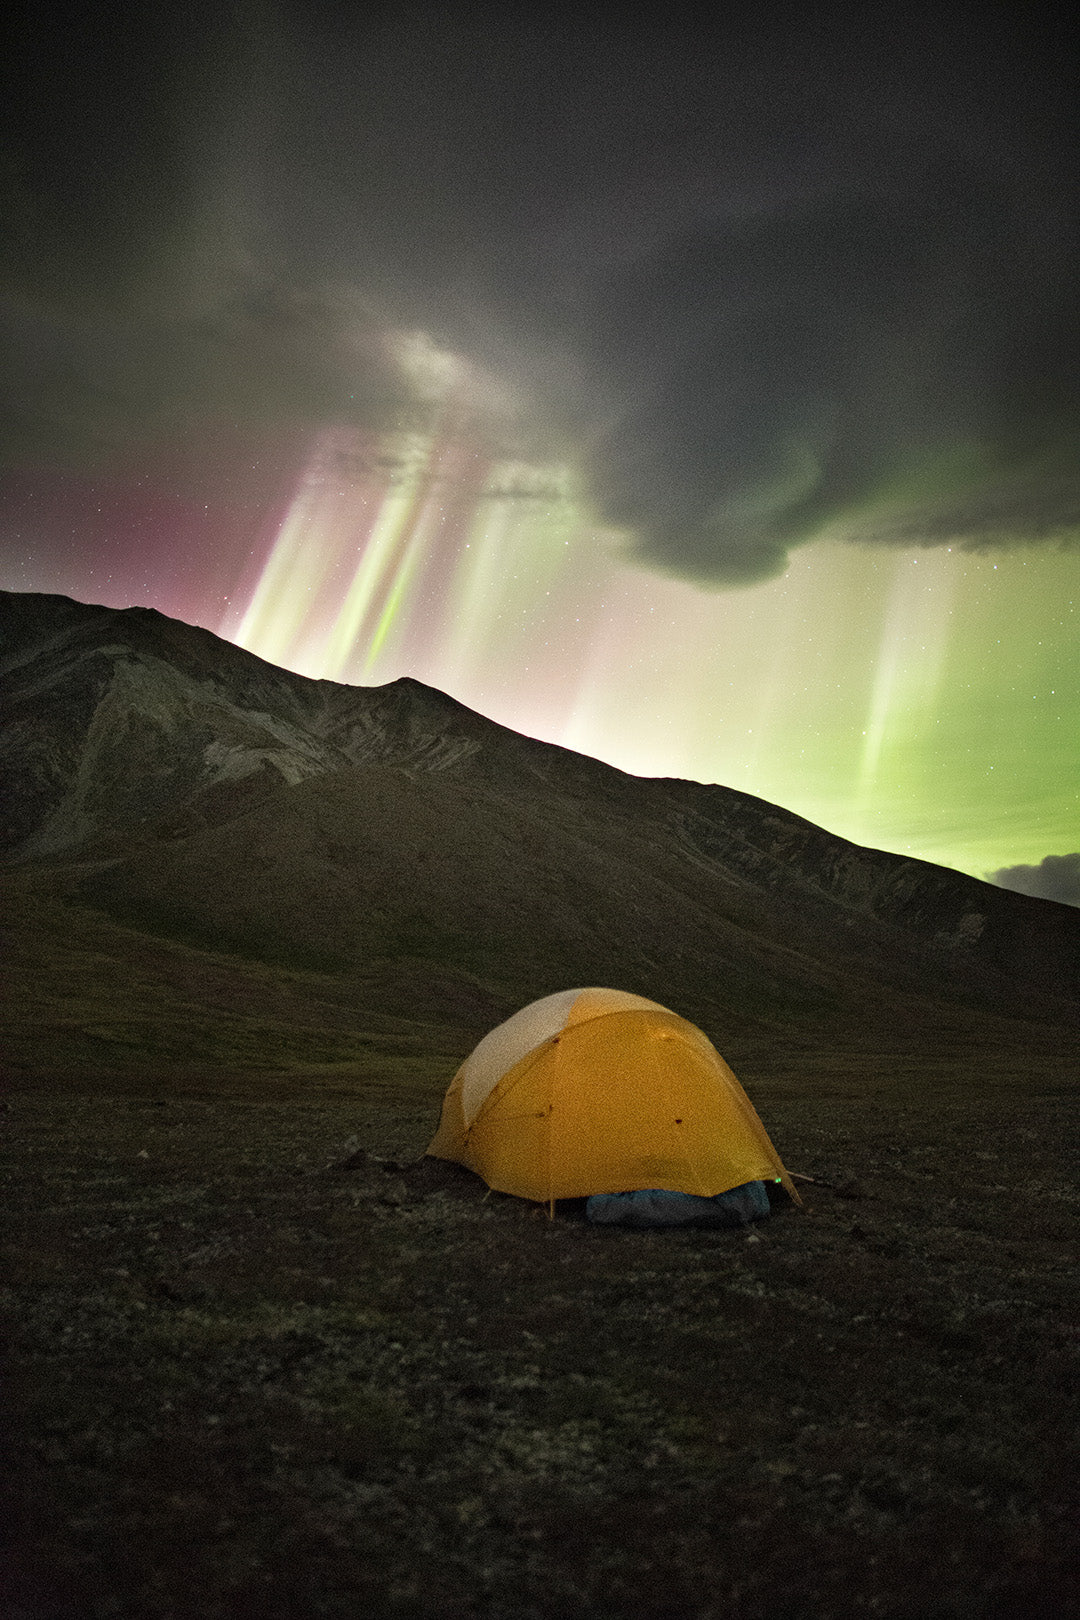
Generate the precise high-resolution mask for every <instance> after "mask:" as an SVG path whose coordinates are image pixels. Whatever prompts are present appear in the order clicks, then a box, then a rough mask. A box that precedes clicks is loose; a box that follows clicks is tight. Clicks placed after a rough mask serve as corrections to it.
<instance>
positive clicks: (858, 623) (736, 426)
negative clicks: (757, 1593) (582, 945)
mask: <svg viewBox="0 0 1080 1620" xmlns="http://www.w3.org/2000/svg"><path fill="white" fill-rule="evenodd" d="M29 15H30V14H29V12H28V13H27V18H28V19H29ZM538 15H539V14H538ZM35 16H36V13H35ZM860 27H861V32H856V31H854V30H853V29H852V28H851V27H849V26H847V25H846V23H845V24H844V25H843V26H842V25H841V23H840V21H839V18H837V19H836V20H835V21H833V22H832V23H830V22H829V21H828V20H827V19H819V20H818V21H817V22H815V23H813V24H811V22H810V21H809V20H808V21H807V22H806V23H805V24H804V25H803V27H802V28H801V30H800V31H797V32H795V33H793V32H792V31H791V30H790V28H788V27H787V26H782V25H781V23H780V20H779V17H777V18H776V19H774V20H773V21H771V22H770V21H768V20H767V19H766V20H765V21H762V20H761V19H760V18H759V17H757V16H755V18H754V19H753V20H750V18H749V15H747V16H746V17H741V14H738V13H737V12H736V13H733V14H732V17H731V19H729V20H727V21H726V22H718V23H717V24H716V25H715V26H714V28H713V30H712V31H711V32H708V33H707V34H706V35H705V36H701V35H700V33H699V31H698V30H696V29H693V28H691V27H690V26H689V25H687V26H686V28H685V29H684V28H682V27H680V25H679V24H678V22H677V20H675V21H673V22H672V23H671V26H670V27H669V28H666V29H661V28H659V27H656V28H652V29H645V28H644V27H639V26H637V25H634V26H631V25H630V24H628V23H625V22H623V23H620V22H618V21H617V20H616V19H615V18H614V16H612V17H611V18H610V19H608V18H606V17H604V16H603V15H602V14H598V16H597V18H595V19H594V21H593V24H592V25H591V27H590V28H585V27H584V26H583V25H581V26H578V25H574V24H573V23H571V22H568V21H566V20H565V19H563V20H561V21H556V20H555V18H554V16H553V17H552V19H551V21H550V23H547V24H545V25H544V26H543V27H541V26H540V24H539V22H537V21H535V20H534V21H532V22H528V23H522V24H520V25H517V24H515V25H514V26H513V27H509V26H507V25H503V26H500V27H499V28H496V27H495V26H494V24H493V22H492V19H491V18H487V19H486V20H485V18H484V16H483V15H482V14H480V13H479V12H477V13H475V14H474V15H472V16H470V17H469V18H468V20H465V14H464V13H462V19H461V20H456V19H454V18H453V17H451V16H450V15H449V14H448V13H446V12H434V11H427V10H425V9H424V8H407V7H405V8H403V7H395V8H388V9H386V10H385V11H383V12H376V13H374V14H373V20H369V21H366V22H363V23H361V22H360V21H359V20H358V14H356V15H354V13H353V12H352V11H349V10H347V9H345V8H335V7H333V6H331V5H328V4H324V5H316V4H311V5H301V4H295V5H285V4H282V5H276V6H275V5H271V4H240V5H237V6H235V7H234V8H232V10H231V11H230V10H229V8H224V9H223V10H222V12H221V13H220V15H219V14H217V13H215V15H214V17H213V18H211V17H210V15H209V13H208V14H207V16H206V17H205V18H203V19H201V20H200V18H199V16H198V14H197V13H193V14H192V15H191V16H190V17H189V18H187V19H186V20H175V19H173V20H165V21H162V20H160V19H159V20H157V21H155V22H153V23H150V22H148V21H145V20H143V19H142V17H141V13H140V14H139V17H138V20H134V13H133V14H132V24H131V27H130V28H129V29H128V30H127V33H126V35H125V36H124V38H125V40H126V43H124V44H123V45H120V44H118V43H116V40H117V39H118V38H120V36H118V35H115V34H110V35H109V37H108V38H102V37H99V36H98V35H97V34H96V33H95V32H94V30H93V29H92V27H90V25H89V24H88V25H86V26H85V27H84V28H83V29H82V32H81V33H79V32H75V33H72V29H71V27H69V28H68V31H67V33H66V34H65V35H64V37H63V40H62V41H61V43H60V44H59V45H58V44H57V42H56V41H55V40H53V41H51V42H50V41H49V40H48V39H47V38H46V34H47V31H48V19H47V18H46V19H45V22H44V24H43V23H42V21H41V19H40V18H38V19H37V20H36V21H33V22H31V21H30V20H27V21H25V23H24V25H23V44H22V54H21V56H18V55H17V65H18V69H19V72H20V75H21V76H20V79H19V85H18V93H17V94H16V95H15V96H14V109H15V110H14V113H13V114H12V117H11V123H10V127H9V129H8V131H7V133H6V136H5V145H4V152H5V169H4V188H5V193H6V196H7V200H8V203H9V213H10V214H11V216H12V217H13V219H14V220H15V224H16V229H15V230H14V231H13V232H12V233H11V236H10V238H9V243H8V246H7V248H6V250H5V257H4V261H3V283H2V288H0V295H2V302H0V312H2V316H3V329H4V333H5V341H6V346H7V352H8V354H9V357H10V364H9V365H8V366H7V367H6V368H5V369H6V375H7V384H6V388H5V393H4V399H3V407H4V428H5V436H4V445H5V449H4V468H5V472H4V478H3V483H2V485H0V524H2V527H0V586H2V587H4V588H8V589H16V590H45V591H51V590H56V591H63V592H66V593H68V594H70V595H73V596H76V597H79V598H80V599H82V600H93V601H102V602H106V603H109V604H111V605H115V606H127V605H131V604H134V603H139V604H144V605H149V606H154V607H157V608H159V609H160V610H161V611H163V612H165V613H169V614H172V615H175V616H177V617H180V618H184V619H187V620H189V621H191V622H196V623H200V624H203V625H205V626H206V627H207V628H209V629H211V630H213V631H215V632H217V633H219V634H222V635H225V636H228V637H229V638H231V639H233V640H235V641H237V642H239V643H240V644H241V645H243V646H245V647H247V648H249V649H250V650H251V651H253V652H256V653H258V654H259V655H260V656H262V657H264V658H267V659H269V660H271V661H273V662H276V663H280V664H283V665H286V666H288V667H290V668H294V669H297V670H299V671H301V672H302V673H304V674H307V675H312V676H316V677H322V678H327V679H332V680H338V681H354V682H362V683H380V682H383V681H387V680H391V679H394V678H395V677H397V676H399V675H402V674H409V675H413V676H415V677H417V678H419V679H421V680H423V681H426V682H428V683H429V684H431V685H434V686H437V687H439V688H441V689H442V690H444V691H447V692H449V693H451V694H452V695H453V696H455V697H457V698H459V699H460V700H461V701H462V702H464V703H466V704H469V705H470V706H471V707H474V708H476V709H478V710H480V711H481V712H483V713H485V714H487V715H489V716H491V717H492V718H494V719H497V720H499V721H501V722H503V723H504V724H507V725H510V726H513V727H514V728H515V729H518V730H521V731H524V732H528V733H530V734H532V735H536V736H541V737H544V738H547V739H549V740H551V741H556V742H560V743H563V744H565V745H566V746H569V747H572V748H576V749H579V750H581V751H583V752H586V753H590V754H593V755H596V756H597V757H599V758H603V759H606V760H609V761H610V762H612V763H614V764H616V765H619V766H620V767H622V768H623V769H626V770H630V771H633V772H639V773H641V774H647V775H654V774H662V775H675V776H687V777H693V778H696V779H699V780H703V781H718V782H723V783H726V784H729V785H730V786H733V787H736V788H740V789H744V790H746V791H749V792H752V793H755V794H757V795H759V796H761V797H763V798H766V799H769V800H771V801H773V802H775V803H778V804H781V805H784V806H786V807H787V808H789V809H792V810H795V811H797V812H798V813H800V814H802V815H804V816H806V817H808V818H809V819H810V820H813V821H815V822H817V823H819V824H820V825H822V826H825V827H827V828H829V829H830V830H831V831H834V832H837V833H840V834H842V835H843V836H845V837H849V838H851V839H853V840H855V841H856V842H859V843H864V844H870V845H874V846H876V847H880V848H887V849H894V850H899V851H902V852H908V853H913V854H917V855H919V856H922V857H924V858H926V859H929V860H934V861H939V862H942V863H944V864H947V865H952V866H956V867H958V868H960V869H962V870H966V871H969V872H972V873H974V874H975V875H978V876H983V875H988V874H991V873H994V872H997V871H999V870H1001V869H1005V868H1008V869H1012V868H1017V867H1024V868H1037V867H1040V863H1043V862H1044V861H1045V859H1046V857H1051V858H1052V863H1051V865H1049V866H1047V867H1045V868H1043V870H1044V871H1045V872H1046V873H1047V874H1050V875H1049V876H1048V877H1047V882H1051V878H1052V883H1051V888H1050V889H1048V890H1046V891H1045V892H1054V893H1058V894H1059V895H1060V897H1061V898H1063V899H1069V898H1076V896H1075V895H1074V894H1073V893H1072V891H1071V889H1070V885H1073V884H1075V883H1076V882H1077V880H1078V874H1077V871H1075V870H1074V867H1077V868H1080V856H1078V855H1077V853H1076V852H1077V851H1078V850H1080V792H1078V776H1077V756H1078V752H1080V749H1078V744H1080V636H1078V624H1080V615H1078V613H1077V608H1076V600H1077V584H1078V566H1080V550H1078V546H1077V542H1078V539H1080V309H1078V300H1077V298H1076V293H1075V289H1076V286H1077V285H1080V206H1078V198H1077V189H1078V188H1077V174H1078V173H1080V165H1078V164H1077V162H1076V159H1077V157H1078V155H1080V154H1078V153H1077V135H1076V130H1075V127H1074V125H1075V118H1074V116H1073V113H1074V106H1075V101H1074V95H1075V90H1076V88H1077V86H1076V85H1075V82H1074V78H1075V67H1074V60H1075V58H1074V55H1073V53H1071V51H1070V50H1068V49H1067V47H1068V46H1069V44H1070V43H1071V42H1070V41H1069V40H1067V39H1066V38H1065V37H1064V35H1063V34H1062V33H1061V32H1060V30H1061V29H1062V28H1063V27H1064V25H1062V24H1051V23H1050V22H1049V21H1048V20H1045V19H1043V20H1041V21H1040V20H1039V19H1037V18H1034V19H1032V18H1029V19H1028V21H1027V23H1026V24H1025V28H1026V31H1024V30H1023V29H1021V28H1020V25H1019V24H1016V25H1015V26H1014V25H1012V24H1010V23H1009V22H1008V21H1007V20H1004V14H1002V15H1001V16H1000V17H998V16H997V15H996V14H995V16H994V18H990V17H988V18H987V19H985V20H984V21H983V22H981V23H980V25H979V30H978V31H977V32H973V31H972V29H971V28H970V27H969V26H967V24H966V22H965V21H964V18H963V17H962V16H961V14H960V13H959V12H957V13H955V14H952V13H950V12H948V11H945V12H941V11H937V12H935V13H933V14H931V13H929V12H928V13H927V14H925V15H921V14H916V15H915V16H914V18H912V16H911V14H910V13H907V12H905V13H904V14H903V15H901V13H900V12H899V10H897V11H895V12H893V11H891V10H889V9H887V8H884V9H882V10H881V11H880V12H875V11H871V12H868V13H867V17H866V20H865V22H864V23H863V24H861V25H860ZM1055 30H1057V32H1056V31H1055ZM88 61H90V62H92V64H93V65H94V67H95V70H96V76H95V77H93V81H92V82H93V84H94V85H96V89H93V88H86V86H85V85H84V82H83V81H84V79H85V78H86V67H87V62H88ZM87 83H90V81H87ZM1036 88H1037V91H1038V94H1037V95H1036V94H1035V93H1034V92H1035V90H1036ZM61 103H63V104H64V105H65V107H66V108H67V115H66V122H65V121H58V115H57V112H56V108H57V107H58V105H60V104H61ZM120 108H123V117H122V118H118V109H120ZM72 130H74V131H77V132H78V134H79V136H80V137H81V138H80V139H78V140H74V141H72V140H70V139H69V135H70V133H71V131H72ZM90 150H93V151H94V152H95V153H96V160H95V162H94V163H93V164H90V163H89V161H88V159H87V158H86V156H85V154H86V152H87V151H90ZM1068 857H1073V858H1074V859H1073V860H1072V861H1070V860H1069V859H1068ZM1009 881H1017V882H1023V881H1024V878H1023V874H1021V876H1020V878H1019V879H1017V877H1016V874H1015V873H1014V874H1013V875H1012V876H1011V877H1010V879H1009ZM1055 885H1056V887H1055Z"/></svg>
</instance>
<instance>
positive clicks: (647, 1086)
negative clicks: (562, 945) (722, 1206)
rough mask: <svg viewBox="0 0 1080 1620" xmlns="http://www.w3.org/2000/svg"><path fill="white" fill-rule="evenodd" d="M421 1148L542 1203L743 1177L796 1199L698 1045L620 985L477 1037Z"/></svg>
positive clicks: (688, 1031)
mask: <svg viewBox="0 0 1080 1620" xmlns="http://www.w3.org/2000/svg"><path fill="white" fill-rule="evenodd" d="M427 1151H428V1153H429V1154H430V1155H431V1156H432V1157H433V1158H436V1159H453V1160H456V1162H457V1163H459V1164H464V1165H467V1166H468V1168H469V1169H470V1170H474V1171H475V1172H476V1173H477V1175H479V1176H482V1177H483V1179H484V1180H485V1181H486V1182H487V1183H488V1186H489V1187H493V1188H495V1189H496V1190H497V1191H498V1192H506V1193H515V1194H516V1195H517V1196H518V1197H519V1198H531V1199H535V1200H536V1201H537V1202H538V1203H545V1204H553V1203H554V1202H555V1200H556V1199H558V1198H586V1197H589V1196H590V1195H592V1194H594V1193H620V1192H632V1191H636V1190H638V1189H641V1188H657V1189H663V1190H665V1191H669V1192H684V1193H692V1194H697V1195H699V1196H702V1197H706V1198H711V1197H714V1196H715V1195H716V1194H718V1193H723V1192H728V1191H729V1190H730V1189H731V1188H733V1187H740V1186H742V1185H743V1184H744V1183H745V1182H748V1181H757V1180H761V1181H779V1182H781V1183H782V1184H783V1186H784V1187H785V1188H786V1190H787V1191H788V1192H789V1193H790V1195H791V1197H792V1198H793V1199H794V1200H795V1202H796V1203H801V1199H800V1198H799V1195H798V1193H797V1192H796V1191H795V1188H794V1186H793V1185H792V1182H791V1178H790V1177H789V1175H788V1173H787V1171H786V1170H785V1169H784V1167H783V1165H782V1164H781V1162H780V1158H779V1155H778V1154H777V1152H776V1149H775V1148H774V1147H773V1145H772V1143H771V1142H770V1141H769V1138H768V1135H767V1133H766V1131H765V1127H764V1126H763V1125H762V1123H761V1121H760V1119H759V1118H758V1116H757V1114H756V1112H755V1111H754V1107H753V1105H752V1103H751V1102H750V1099H749V1098H748V1097H747V1095H746V1093H745V1091H744V1090H743V1088H742V1086H741V1085H740V1084H739V1082H738V1081H737V1080H736V1078H735V1076H734V1075H733V1074H732V1072H731V1070H730V1069H729V1068H728V1066H727V1064H726V1063H725V1062H724V1060H723V1058H722V1057H721V1056H720V1054H719V1052H717V1050H716V1048H715V1047H714V1046H713V1045H712V1043H711V1042H710V1041H709V1040H708V1039H707V1038H706V1036H705V1035H703V1034H702V1032H701V1030H700V1029H697V1028H696V1027H695V1026H694V1025H693V1024H690V1023H687V1021H686V1019H684V1018H680V1017H678V1015H677V1014H675V1013H673V1012H669V1011H668V1010H667V1008H666V1007H661V1006H660V1005H659V1004H658V1003H657V1002H655V1001H647V1000H646V999H645V997H644V996H634V995H629V994H627V993H626V992H625V991H622V990H598V989H592V990H562V991H560V992H558V993H557V994H556V995H553V996H544V997H543V999H542V1000H540V1001H534V1002H532V1003H531V1004H530V1005H529V1006H527V1007H523V1008H522V1009H521V1011H520V1012H517V1013H515V1014H514V1016H513V1017H512V1018H508V1019H507V1020H506V1022H505V1023H504V1024H499V1025H498V1027H497V1028H496V1029H493V1030H492V1031H491V1032H490V1033H489V1034H488V1035H485V1037H484V1039H483V1040H482V1041H481V1042H480V1044H479V1045H478V1046H477V1047H475V1048H474V1050H473V1051H472V1052H471V1053H470V1055H469V1056H468V1057H467V1058H466V1059H465V1062H464V1063H463V1064H462V1065H461V1068H460V1069H459V1070H458V1072H457V1074H456V1075H455V1076H454V1078H453V1080H452V1081H451V1083H450V1087H449V1090H448V1091H447V1093H446V1098H445V1100H444V1102H443V1110H442V1119H441V1121H440V1124H439V1129H438V1131H437V1132H436V1134H435V1138H434V1140H433V1141H432V1143H431V1146H430V1147H429V1148H428V1150H427Z"/></svg>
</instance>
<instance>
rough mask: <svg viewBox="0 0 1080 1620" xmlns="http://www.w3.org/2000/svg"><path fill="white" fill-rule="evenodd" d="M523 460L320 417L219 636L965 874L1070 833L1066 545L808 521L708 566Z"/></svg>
mask: <svg viewBox="0 0 1080 1620" xmlns="http://www.w3.org/2000/svg"><path fill="white" fill-rule="evenodd" d="M343 466H344V469H345V472H347V473H348V476H347V477H345V476H342V475H341V471H342V467H343ZM526 470H527V471H528V472H529V478H531V480H532V482H531V484H530V482H529V479H527V478H525V477H524V476H523V474H522V469H521V468H520V467H518V468H517V469H515V468H514V467H513V465H512V464H511V463H509V462H501V463H500V462H491V461H486V460H484V458H483V457H482V456H481V455H480V454H479V453H478V452H477V451H476V449H475V447H471V446H470V444H469V442H468V440H467V438H466V437H464V436H462V435H458V436H456V437H455V436H454V435H451V434H450V433H444V435H443V436H442V438H435V437H433V436H431V437H427V436H424V437H421V436H413V437H412V438H411V439H410V440H409V441H408V442H407V443H406V442H405V441H404V440H403V439H402V438H401V437H400V436H399V438H398V439H396V440H393V441H390V440H386V439H384V440H381V441H378V442H376V441H374V440H372V441H371V442H365V443H363V444H360V443H359V442H358V441H356V440H355V436H354V439H353V440H352V441H346V440H345V439H343V438H342V437H341V436H340V435H339V436H338V437H337V438H336V439H334V440H333V441H332V442H330V443H329V445H328V443H327V442H323V443H322V445H321V448H320V447H318V446H317V447H316V449H315V450H314V451H313V456H312V463H311V466H310V468H309V470H308V474H307V475H306V476H305V480H304V482H303V484H302V487H301V488H300V490H299V491H298V492H297V496H296V498H295V500H294V502H293V505H292V507H291V509H290V510H289V512H288V515H287V517H286V519H285V521H284V522H283V524H282V526H281V530H280V533H279V535H278V539H277V543H276V545H275V546H274V548H273V551H272V554H271V556H270V558H269V561H268V563H267V565H266V568H265V570H264V572H263V576H262V578H261V579H260V581H259V584H258V587H257V588H256V591H255V593H254V595H253V597H252V601H251V604H250V606H249V609H248V613H247V615H246V617H245V621H244V625H243V628H242V631H241V633H240V635H238V636H237V638H236V639H238V640H240V641H241V642H242V644H243V645H247V646H249V647H251V649H252V650H253V651H255V652H258V653H259V654H260V655H261V656H263V657H268V658H271V659H272V660H273V661H275V662H280V663H284V664H287V665H289V666H290V667H293V668H300V669H301V672H302V673H305V674H310V675H315V676H328V677H330V678H333V679H336V680H344V681H355V682H359V683H362V684H374V683H379V682H382V681H386V680H391V679H394V678H395V677H397V676H399V675H406V674H407V675H413V676H415V677H416V678H418V679H420V680H423V681H426V682H428V683H429V684H430V685H432V686H435V687H438V688H440V689H441V690H443V691H446V692H448V693H450V694H451V695H452V696H453V697H455V698H457V699H458V700H459V701H461V702H463V703H466V704H468V705H469V706H470V707H472V708H475V709H478V710H479V711H480V712H481V713H484V714H486V715H489V716H490V717H491V718H492V719H494V720H497V721H499V722H501V723H502V724H504V725H508V726H510V727H512V728H513V729H515V730H517V731H521V732H524V733H526V734H528V735H532V736H536V737H541V738H543V739H545V740H547V741H551V742H556V743H560V744H562V745H563V746H566V747H571V748H575V749H577V750H579V751H581V752H583V753H586V754H590V755H593V756H594V757H596V758H599V759H604V760H607V761H609V762H610V763H612V764H614V765H617V766H619V767H620V768H622V769H624V770H629V771H632V772H635V773H637V774H640V775H645V776H651V775H667V776H680V777H688V778H693V779H697V780H699V781H706V782H710V781H711V782H720V783H726V784H728V785H730V786H732V787H736V788H739V789H742V790H744V791H747V792H750V793H753V794H756V795H758V796H759V797H761V798H763V799H766V800H768V801H770V802H772V803H774V804H779V805H784V806H785V807H786V808H788V809H790V810H793V811H795V812H796V813H797V814H800V815H803V816H805V817H807V819H808V820H810V821H813V822H815V823H816V824H817V825H819V826H822V827H825V828H828V829H829V830H830V831H832V832H835V833H839V834H840V835H842V836H844V837H847V838H851V839H852V840H853V841H855V842H858V843H863V844H869V845H871V846H874V847H877V848H884V849H893V850H896V851H898V852H900V853H910V854H917V855H921V856H923V857H924V858H926V859H929V860H936V861H939V862H942V863H943V864H946V865H951V866H956V867H959V868H961V869H962V870H966V871H970V872H973V873H975V874H976V875H982V874H984V873H986V872H988V871H992V870H995V869H996V868H997V867H1000V866H1004V865H1009V864H1014V863H1017V862H1037V861H1038V860H1040V859H1041V858H1042V857H1043V855H1045V854H1048V853H1067V852H1069V851H1070V850H1072V849H1074V848H1075V847H1076V838H1077V830H1078V828H1080V798H1078V790H1077V774H1078V773H1077V754H1078V744H1077V738H1078V737H1080V639H1078V622H1080V615H1078V614H1077V612H1076V595H1077V593H1076V571H1075V556H1074V555H1073V554H1070V553H1069V552H1067V551H1065V550H1062V551H1060V552H1058V553H1053V552H1043V553H1039V554H1038V555H1035V554H1020V553H1016V552H1012V553H1003V552H999V553H996V554H994V555H989V554H982V553H977V554H972V553H970V552H958V551H956V550H949V549H947V548H939V549H936V550H932V551H931V550H921V551H917V552H916V551H904V552H902V553H897V552H895V551H889V550H886V549H884V548H882V547H869V546H858V545H853V544H850V543H847V542H844V541H842V540H840V539H822V540H820V541H818V542H815V543H814V544H813V545H808V546H805V547H801V548H799V549H798V550H797V551H796V552H794V553H793V555H792V558H791V562H790V565H789V567H788V569H787V571H786V573H785V574H784V575H783V577H782V578H778V579H773V580H768V581H765V582H763V583H762V584H760V585H757V586H753V587H749V588H743V589H731V590H719V591H708V590H702V589H699V588H697V587H696V586H694V585H692V584H690V583H688V582H686V581H680V580H676V579H670V578H664V577H661V576H658V575H656V574H653V573H650V572H648V571H647V570H645V569H642V568H639V567H636V566H630V565H628V564H627V563H625V562H623V561H622V560H621V554H620V545H621V541H620V539H619V537H618V536H614V535H611V534H607V533H604V532H602V531H598V530H597V529H596V528H595V527H593V526H592V525H591V524H590V523H589V522H588V520H587V518H586V517H585V516H584V515H583V513H582V512H581V510H580V509H579V507H578V506H577V504H576V501H575V499H574V498H573V491H572V489H571V487H570V485H569V483H568V481H567V480H566V479H563V480H562V481H561V482H560V478H561V475H560V474H558V472H557V470H553V469H536V468H534V469H531V470H528V469H526Z"/></svg>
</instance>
